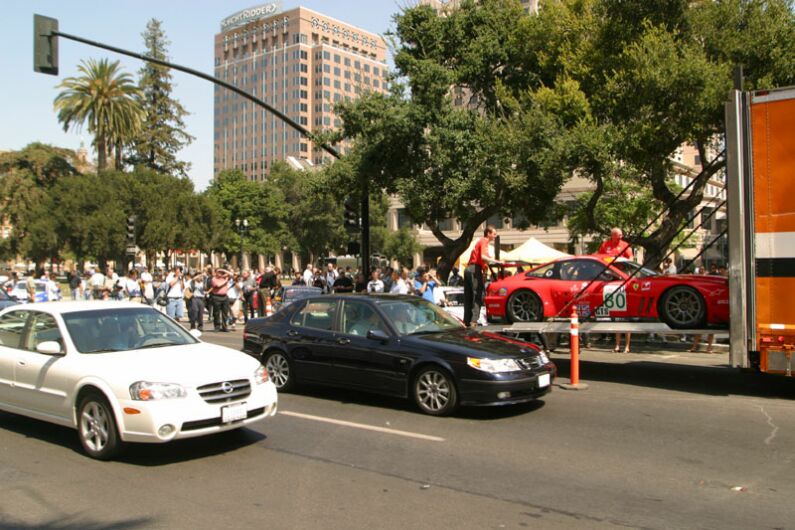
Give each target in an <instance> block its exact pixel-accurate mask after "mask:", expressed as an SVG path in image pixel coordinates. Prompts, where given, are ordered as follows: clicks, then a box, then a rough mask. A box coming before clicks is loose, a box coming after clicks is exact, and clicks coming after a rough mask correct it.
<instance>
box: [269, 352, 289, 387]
mask: <svg viewBox="0 0 795 530" xmlns="http://www.w3.org/2000/svg"><path fill="white" fill-rule="evenodd" d="M262 364H263V365H264V366H265V369H266V370H268V379H270V380H271V381H272V382H273V384H274V386H275V387H276V390H278V391H279V392H289V391H290V390H292V389H294V388H295V372H294V371H293V363H292V362H290V358H289V357H287V354H286V353H284V352H283V351H280V350H271V351H267V352H265V353H264V354H262Z"/></svg>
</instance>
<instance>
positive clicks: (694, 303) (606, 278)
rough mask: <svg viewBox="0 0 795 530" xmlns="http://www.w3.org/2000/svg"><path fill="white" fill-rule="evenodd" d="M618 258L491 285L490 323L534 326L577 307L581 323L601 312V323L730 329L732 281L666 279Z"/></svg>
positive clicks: (577, 260)
mask: <svg viewBox="0 0 795 530" xmlns="http://www.w3.org/2000/svg"><path fill="white" fill-rule="evenodd" d="M614 259H615V258H613V257H612V256H604V255H589V256H575V257H568V258H561V259H558V260H556V261H553V262H551V263H547V264H546V265H542V266H540V267H536V268H534V269H532V270H530V272H519V273H517V274H515V275H513V276H509V277H507V278H503V279H500V280H497V281H495V282H492V283H491V284H490V285H489V286H488V288H487V289H486V311H487V315H488V318H489V320H490V321H492V322H495V321H508V322H533V321H540V320H544V319H545V318H551V317H568V316H570V315H571V307H572V305H574V306H575V307H576V308H577V313H578V314H579V315H580V317H581V318H586V317H589V316H591V313H592V312H593V311H594V310H596V317H598V318H603V317H604V318H616V319H629V320H662V321H663V322H665V323H666V324H668V325H669V326H670V327H671V328H677V329H697V328H701V327H703V326H705V325H710V326H712V325H715V326H726V325H727V323H728V321H729V281H728V279H727V278H724V277H721V276H699V275H673V276H663V275H659V274H657V273H656V272H654V271H652V270H649V269H646V268H643V267H641V266H640V265H638V264H637V263H635V262H634V261H630V260H627V259H624V258H619V259H618V260H615V261H614ZM636 271H638V272H637V274H635V276H634V277H633V278H632V279H631V280H629V281H628V282H627V283H626V284H625V285H623V286H622V284H623V283H624V280H626V279H627V278H629V276H630V275H632V274H633V273H635V272H636ZM592 280H595V281H593V283H591V281H592ZM589 284H590V286H589V287H588V288H587V290H586V291H585V292H582V293H581V291H582V290H583V289H584V288H586V286H588V285H589ZM580 293H581V294H580ZM611 293H612V296H610V295H611ZM578 294H579V295H580V296H579V297H577V295H578ZM575 297H577V300H576V301H573V300H574V299H575ZM567 306H568V307H567ZM564 313H565V314H564Z"/></svg>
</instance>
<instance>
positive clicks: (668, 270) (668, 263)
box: [662, 258, 676, 276]
mask: <svg viewBox="0 0 795 530" xmlns="http://www.w3.org/2000/svg"><path fill="white" fill-rule="evenodd" d="M662 273H663V274H664V275H666V276H670V275H672V274H676V265H674V262H673V260H672V259H671V258H665V259H664V260H663V266H662Z"/></svg>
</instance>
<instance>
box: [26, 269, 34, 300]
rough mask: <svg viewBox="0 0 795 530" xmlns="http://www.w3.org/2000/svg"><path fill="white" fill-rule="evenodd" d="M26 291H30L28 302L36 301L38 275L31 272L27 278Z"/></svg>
mask: <svg viewBox="0 0 795 530" xmlns="http://www.w3.org/2000/svg"><path fill="white" fill-rule="evenodd" d="M25 291H26V292H27V293H28V302H31V303H33V302H35V301H36V276H35V274H31V275H30V276H28V278H27V279H26V280H25Z"/></svg>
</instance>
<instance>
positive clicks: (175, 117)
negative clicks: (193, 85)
mask: <svg viewBox="0 0 795 530" xmlns="http://www.w3.org/2000/svg"><path fill="white" fill-rule="evenodd" d="M142 36H143V39H144V45H145V47H146V50H145V51H144V55H146V56H147V57H152V58H153V59H159V60H161V61H167V60H168V47H169V45H170V44H171V43H170V41H169V40H168V38H167V37H166V34H165V31H164V30H163V28H162V23H161V22H160V21H159V20H157V19H154V18H153V19H151V20H150V21H149V22H148V23H147V24H146V31H145V32H143V33H142ZM138 86H139V88H140V90H141V92H142V99H141V105H142V109H143V112H144V118H143V123H142V126H141V129H140V131H139V133H138V134H137V135H136V136H135V138H134V140H133V142H132V146H131V149H130V152H129V155H128V157H127V162H128V163H129V164H132V165H144V166H146V167H148V168H150V169H154V170H156V171H160V172H162V173H168V174H170V175H175V176H182V177H184V176H187V172H188V170H189V169H190V164H189V163H188V162H184V161H181V160H178V159H177V153H178V152H179V151H180V149H182V148H184V147H185V146H187V145H189V144H190V143H191V142H192V141H193V140H194V138H193V136H191V135H190V134H188V133H187V132H185V122H184V121H183V118H184V117H185V116H187V115H188V112H187V111H186V110H185V108H184V107H183V106H182V104H181V103H180V102H179V101H178V100H176V99H174V98H173V97H172V95H171V94H172V92H173V88H174V87H173V84H172V81H171V70H170V69H168V68H166V67H165V66H160V65H157V64H153V63H149V62H147V63H144V67H143V68H141V70H140V71H139V81H138Z"/></svg>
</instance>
